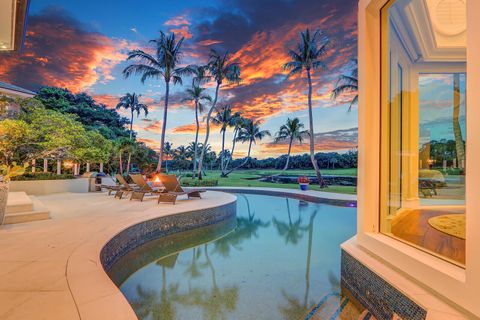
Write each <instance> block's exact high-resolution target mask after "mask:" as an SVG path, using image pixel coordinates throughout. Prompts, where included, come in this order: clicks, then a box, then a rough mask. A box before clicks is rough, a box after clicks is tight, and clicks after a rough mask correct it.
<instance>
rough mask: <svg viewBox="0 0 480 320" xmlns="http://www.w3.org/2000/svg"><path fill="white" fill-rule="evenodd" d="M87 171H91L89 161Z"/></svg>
mask: <svg viewBox="0 0 480 320" xmlns="http://www.w3.org/2000/svg"><path fill="white" fill-rule="evenodd" d="M87 172H90V162H87Z"/></svg>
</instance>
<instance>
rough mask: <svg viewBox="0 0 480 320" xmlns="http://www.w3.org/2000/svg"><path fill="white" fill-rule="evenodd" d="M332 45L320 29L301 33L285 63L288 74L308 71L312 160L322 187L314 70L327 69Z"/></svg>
mask: <svg viewBox="0 0 480 320" xmlns="http://www.w3.org/2000/svg"><path fill="white" fill-rule="evenodd" d="M330 47H331V44H330V40H329V39H328V38H327V37H326V36H325V35H324V34H323V33H321V32H320V31H318V30H317V31H315V33H314V34H313V35H312V34H310V31H309V30H308V28H307V30H305V32H302V33H300V42H299V43H298V45H297V50H289V52H288V55H289V56H290V58H291V61H289V62H287V63H285V64H284V65H283V68H284V69H285V70H288V71H289V73H288V76H289V77H290V76H293V75H296V74H301V73H302V72H303V71H306V73H307V81H308V96H307V98H308V120H309V131H310V160H311V162H312V165H313V168H314V169H315V173H316V175H317V179H318V183H319V184H320V187H321V188H323V187H325V182H324V181H323V179H322V174H321V173H320V169H319V167H318V163H317V161H316V160H315V134H314V132H313V111H312V74H311V73H312V71H315V70H319V69H326V68H327V66H326V65H325V62H324V61H323V59H324V58H325V57H326V56H327V55H328V49H329V48H330Z"/></svg>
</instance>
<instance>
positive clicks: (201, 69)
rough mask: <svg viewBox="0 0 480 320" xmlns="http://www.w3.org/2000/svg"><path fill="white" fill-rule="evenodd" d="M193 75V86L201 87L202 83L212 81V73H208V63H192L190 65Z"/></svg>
mask: <svg viewBox="0 0 480 320" xmlns="http://www.w3.org/2000/svg"><path fill="white" fill-rule="evenodd" d="M190 68H191V73H192V75H193V77H192V88H193V87H199V86H200V85H201V84H203V83H206V82H208V81H210V78H211V77H210V75H208V65H205V66H203V65H192V66H190Z"/></svg>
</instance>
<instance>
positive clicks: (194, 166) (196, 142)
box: [193, 100, 200, 178]
mask: <svg viewBox="0 0 480 320" xmlns="http://www.w3.org/2000/svg"><path fill="white" fill-rule="evenodd" d="M195 124H196V125H197V128H196V131H195V146H194V148H193V178H195V176H196V175H197V160H198V150H197V149H198V147H197V146H198V130H199V129H200V123H199V122H198V100H195Z"/></svg>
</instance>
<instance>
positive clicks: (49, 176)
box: [12, 172, 75, 181]
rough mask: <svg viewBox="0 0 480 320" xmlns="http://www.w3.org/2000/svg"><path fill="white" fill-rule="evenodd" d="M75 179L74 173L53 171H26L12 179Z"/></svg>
mask: <svg viewBox="0 0 480 320" xmlns="http://www.w3.org/2000/svg"><path fill="white" fill-rule="evenodd" d="M65 179H75V177H74V176H73V174H53V173H43V172H41V173H25V174H23V175H21V176H18V177H14V178H12V181H34V180H65Z"/></svg>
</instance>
